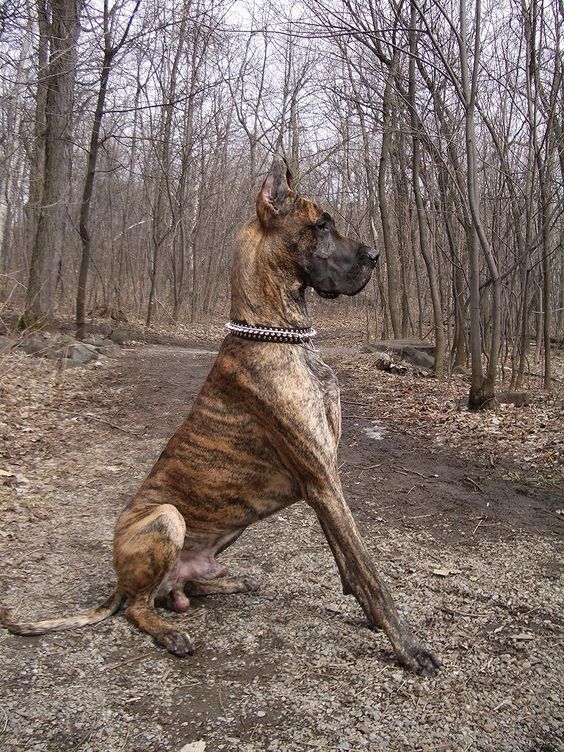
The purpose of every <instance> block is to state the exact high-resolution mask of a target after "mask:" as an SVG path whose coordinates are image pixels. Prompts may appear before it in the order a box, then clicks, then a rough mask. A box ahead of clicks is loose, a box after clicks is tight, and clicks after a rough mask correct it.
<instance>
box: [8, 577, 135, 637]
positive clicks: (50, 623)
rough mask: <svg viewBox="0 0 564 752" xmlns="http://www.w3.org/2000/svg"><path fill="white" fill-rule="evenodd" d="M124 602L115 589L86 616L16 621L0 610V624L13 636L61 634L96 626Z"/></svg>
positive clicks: (121, 594) (119, 592) (120, 594)
mask: <svg viewBox="0 0 564 752" xmlns="http://www.w3.org/2000/svg"><path fill="white" fill-rule="evenodd" d="M124 602H125V596H124V595H123V593H122V592H121V591H120V590H118V588H116V589H115V590H114V591H113V593H112V594H111V595H110V597H109V598H108V599H107V600H106V601H105V602H104V603H102V605H101V606H98V608H95V609H93V610H92V611H88V613H86V614H78V615H77V616H67V617H64V618H62V619H44V620H43V621H21V622H20V621H16V620H15V619H13V618H12V616H11V615H10V613H9V611H8V610H7V609H0V623H2V624H3V625H4V626H5V627H6V629H7V630H8V631H10V632H12V633H13V634H18V635H40V634H45V633H46V632H62V631H63V630H65V629H74V628H75V627H84V626H86V625H87V624H97V623H98V622H99V621H103V620H104V619H107V618H108V616H112V615H113V614H115V613H117V611H119V609H120V608H121V607H122V605H123V603H124Z"/></svg>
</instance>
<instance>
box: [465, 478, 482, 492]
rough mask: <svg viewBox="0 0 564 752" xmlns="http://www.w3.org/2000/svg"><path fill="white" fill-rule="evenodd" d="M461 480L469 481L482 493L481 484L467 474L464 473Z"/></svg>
mask: <svg viewBox="0 0 564 752" xmlns="http://www.w3.org/2000/svg"><path fill="white" fill-rule="evenodd" d="M462 480H464V481H466V483H469V484H470V485H471V486H474V488H476V489H477V490H478V491H479V492H480V493H484V489H483V488H482V486H481V485H480V484H479V483H476V481H475V480H474V479H473V478H471V477H470V476H469V475H465V476H464V478H463V479H462Z"/></svg>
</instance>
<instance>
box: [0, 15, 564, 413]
mask: <svg viewBox="0 0 564 752" xmlns="http://www.w3.org/2000/svg"><path fill="white" fill-rule="evenodd" d="M563 21H564V4H563V3H562V0H553V2H544V0H537V1H535V0H531V1H527V0H522V2H501V3H500V2H490V1H489V0H488V2H486V3H481V2H480V1H479V0H469V1H468V2H464V0H461V1H460V3H458V2H450V1H449V0H440V2H432V1H431V2H430V1H428V0H426V1H424V2H420V1H419V0H406V1H403V0H400V1H399V2H396V1H395V0H391V1H390V2H387V1H386V2H375V0H361V1H358V2H357V1H356V0H327V1H326V0H306V2H304V3H302V4H300V5H299V6H298V5H294V6H292V7H291V8H289V7H284V6H280V7H276V5H275V4H274V3H269V2H265V3H263V4H259V5H254V6H251V5H249V4H245V3H241V2H235V3H233V2H224V1H223V0H184V2H177V1H176V0H160V2H158V3H157V2H155V0H136V1H134V0H120V1H119V2H116V3H112V2H110V1H109V0H104V1H103V4H102V0H100V1H99V2H91V1H90V0H86V2H84V3H79V2H77V1H76V0H49V1H48V2H44V1H43V0H39V1H38V2H37V3H34V2H30V0H21V1H20V0H8V1H7V2H3V3H2V4H1V5H0V45H1V46H0V55H1V57H0V60H1V64H2V73H1V76H0V123H1V134H0V316H2V312H4V314H7V313H8V312H14V311H15V312H17V313H18V315H20V326H22V327H24V328H26V327H36V326H38V325H39V326H40V325H42V324H44V323H45V322H48V321H50V320H52V318H53V317H74V318H75V319H76V325H77V335H78V337H81V336H83V335H84V333H85V331H86V326H87V323H88V313H89V311H95V310H96V307H99V306H105V307H106V308H107V309H112V310H114V311H118V310H121V311H123V312H125V314H126V315H127V316H128V317H129V318H130V319H136V318H139V319H142V320H143V321H144V323H145V324H146V326H152V325H155V324H157V323H159V322H161V323H163V324H167V325H171V324H173V323H185V322H197V321H201V320H204V319H206V318H208V317H211V316H215V315H218V314H223V315H225V313H226V311H227V300H228V283H229V266H230V250H231V245H232V241H233V236H234V234H235V232H236V231H237V229H238V228H239V227H240V226H241V224H242V223H243V222H244V221H245V219H246V218H247V217H248V216H249V214H250V213H251V211H252V207H253V204H254V198H255V194H256V191H257V190H258V187H259V186H260V182H261V176H263V175H264V173H265V170H266V169H267V167H268V164H269V162H270V159H271V157H272V153H273V152H274V151H275V150H277V149H282V150H283V151H284V153H285V155H286V157H287V159H288V161H289V163H290V165H291V168H292V170H293V172H294V174H295V176H296V178H297V180H298V190H299V191H300V192H303V193H304V194H306V195H308V196H311V197H312V198H314V199H317V200H319V201H320V202H322V203H323V204H324V205H325V206H327V207H328V209H329V210H330V211H331V212H333V213H334V214H335V215H336V217H337V218H338V221H339V224H340V226H341V229H342V230H344V231H345V232H346V233H349V234H352V235H355V236H359V237H362V238H364V239H366V241H367V242H370V243H372V244H374V245H375V246H377V247H378V248H380V249H381V250H382V257H381V261H380V263H379V265H378V268H377V271H376V273H375V275H374V281H373V284H372V286H370V287H369V288H368V289H367V291H366V292H365V294H364V296H363V297H362V299H351V300H350V301H343V302H341V303H340V304H339V305H340V306H341V308H340V309H339V310H341V311H343V309H346V308H347V307H351V308H358V307H359V306H365V307H366V327H367V333H368V334H369V335H370V336H371V337H374V338H376V337H378V338H383V339H386V338H388V337H395V338H405V337H417V338H429V339H432V340H434V341H435V342H436V345H437V347H436V356H435V370H436V372H437V373H443V372H445V371H447V370H449V369H452V368H454V367H456V366H464V365H467V364H470V366H471V369H472V384H471V391H470V404H471V405H474V406H481V405H484V404H486V403H487V402H488V400H489V399H490V398H491V396H492V395H493V393H494V389H495V385H496V383H499V381H500V375H501V374H503V376H504V378H505V380H506V381H507V382H508V383H509V384H510V385H511V387H513V388H518V387H519V386H520V385H522V383H523V380H524V377H525V376H526V375H527V374H530V373H531V372H534V373H539V374H541V375H542V379H543V385H544V388H545V389H550V388H551V386H552V384H553V383H554V381H555V379H554V375H553V374H552V371H551V363H552V361H551V343H552V345H553V348H554V346H556V345H557V344H558V341H559V340H561V339H562V337H563V336H564V261H563V259H564V241H563V227H564V225H563V221H564V220H563V216H562V209H563V193H564V188H563V182H564V86H563V68H564V63H563V56H562V28H564V26H563ZM359 298H360V296H359Z"/></svg>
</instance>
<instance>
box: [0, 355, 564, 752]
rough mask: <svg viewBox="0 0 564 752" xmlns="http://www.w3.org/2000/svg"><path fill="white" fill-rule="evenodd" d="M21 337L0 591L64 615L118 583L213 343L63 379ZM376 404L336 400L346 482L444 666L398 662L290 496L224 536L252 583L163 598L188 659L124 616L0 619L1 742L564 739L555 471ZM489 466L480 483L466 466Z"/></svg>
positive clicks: (251, 749)
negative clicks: (524, 476)
mask: <svg viewBox="0 0 564 752" xmlns="http://www.w3.org/2000/svg"><path fill="white" fill-rule="evenodd" d="M10 357H12V356H10ZM14 357H15V356H14ZM17 357H18V358H19V360H18V361H17V362H16V361H14V362H15V365H16V367H18V376H17V378H18V379H19V382H18V383H19V384H20V386H21V388H22V389H29V390H30V394H31V397H33V399H32V400H31V402H30V403H29V404H28V405H27V407H26V409H25V412H24V413H23V414H22V415H20V418H19V423H17V422H16V423H15V424H14V425H15V426H16V429H17V431H18V433H17V439H16V440H15V441H14V440H13V443H12V445H11V446H8V445H5V446H4V447H2V448H1V449H2V451H1V452H0V461H1V463H3V464H0V469H2V468H3V467H9V468H10V469H11V470H10V472H12V471H13V473H14V475H13V476H4V478H5V480H6V482H5V483H4V485H0V511H1V518H0V520H1V521H0V567H1V569H0V592H1V593H2V597H1V600H2V602H3V603H4V604H5V605H7V606H9V607H10V608H12V609H14V610H16V611H17V613H18V614H19V615H21V616H22V617H36V616H39V615H41V616H51V615H53V616H54V615H59V614H61V613H68V612H72V611H73V610H75V609H77V610H82V609H84V608H85V607H89V606H90V605H92V604H94V603H97V602H99V601H100V600H101V599H102V598H103V597H105V596H106V594H107V593H108V592H109V590H110V588H111V584H112V581H113V574H112V570H111V537H112V529H113V525H114V521H115V518H116V515H117V513H118V511H119V509H120V508H121V507H122V506H123V504H124V503H126V501H127V498H128V496H129V494H130V493H131V492H132V491H133V490H134V489H135V487H136V485H137V484H138V483H139V481H140V480H141V479H142V478H143V477H144V475H145V474H146V472H147V471H148V470H149V469H150V467H151V465H152V463H153V462H154V460H155V458H156V457H157V456H158V454H159V452H160V450H161V449H162V446H163V442H164V439H165V438H166V437H167V436H168V435H170V433H172V431H173V430H174V428H175V427H176V425H178V424H179V423H180V422H181V420H182V418H183V416H184V415H185V414H186V411H187V408H188V405H189V403H190V401H191V399H192V398H193V396H194V394H195V392H196V391H197V389H198V387H199V385H200V383H201V381H202V380H203V378H204V377H205V375H206V373H207V371H208V369H209V367H210V365H211V363H212V361H213V357H214V356H213V353H212V352H210V349H208V350H207V351H204V350H200V349H192V350H182V349H181V348H178V347H173V346H169V347H158V346H145V347H141V348H138V349H135V350H130V351H125V352H124V354H123V355H122V357H121V359H120V360H119V361H118V362H117V364H116V363H113V364H110V365H106V366H104V367H103V368H101V369H99V370H97V371H92V372H89V374H88V375H84V374H78V373H77V374H74V373H70V372H69V374H68V376H67V377H66V378H65V380H64V382H63V383H62V384H61V383H60V381H57V380H56V379H55V377H54V375H53V374H54V371H53V366H52V365H51V364H49V363H45V362H41V363H38V364H35V365H34V366H29V365H25V364H27V363H29V361H30V359H27V358H26V359H25V363H24V360H23V358H24V356H17ZM335 357H336V362H335V365H336V366H337V367H338V357H337V356H335ZM376 378H378V376H377V375H376ZM26 379H27V380H26ZM32 379H33V381H32ZM42 380H43V381H42ZM38 383H41V386H40V387H38V386H37V384H38ZM33 384H36V386H33ZM354 391H355V384H354V382H351V379H350V378H348V379H347V380H346V393H347V394H349V395H354ZM14 394H16V392H14ZM353 398H354V397H353ZM30 399H31V398H30ZM14 400H16V397H14ZM14 404H16V402H14ZM17 404H19V403H17ZM22 409H23V408H22ZM14 411H15V407H14ZM14 411H13V412H12V413H10V415H11V416H12V417H11V418H10V420H11V421H12V422H14V421H15V419H14V418H13V414H14ZM20 412H21V411H20ZM345 413H346V411H345ZM374 417H377V416H371V419H372V418H374ZM2 420H3V419H2V418H1V417H0V427H1V425H2V424H1V421H2ZM6 420H7V419H6ZM46 421H47V422H46ZM5 425H7V426H8V423H7V422H6V423H5ZM370 425H371V423H370V422H368V419H366V420H365V419H363V418H362V416H360V417H354V416H353V417H347V418H346V419H345V422H344V434H343V440H342V450H341V462H342V473H343V479H344V484H345V489H346V492H347V495H348V498H349V500H350V503H351V507H352V508H353V511H354V514H355V516H356V517H357V519H358V521H359V525H360V527H361V530H362V532H363V534H364V536H365V538H366V541H367V543H368V546H369V548H370V549H371V551H372V553H373V555H374V558H375V560H376V561H377V563H378V565H379V568H380V570H381V571H382V572H383V573H384V575H385V578H386V580H387V581H388V583H389V584H390V586H391V588H392V590H393V592H394V594H395V597H396V601H397V603H398V605H399V607H400V610H401V611H402V612H404V613H405V614H406V615H407V616H408V618H409V621H410V622H411V624H412V625H413V628H414V630H415V632H416V633H417V634H418V635H419V636H420V637H421V639H422V641H424V642H425V644H427V645H428V646H429V647H430V648H431V649H432V650H433V652H435V654H436V655H437V656H438V657H439V658H440V660H441V662H442V664H443V670H442V671H441V672H440V674H439V675H438V676H437V677H436V678H434V679H432V680H429V679H420V678H418V677H415V676H412V675H410V674H408V673H406V672H405V671H403V670H402V669H401V668H400V667H399V666H398V665H397V664H396V663H395V661H394V657H393V653H392V651H391V649H390V646H389V643H388V641H387V639H386V638H385V637H384V636H383V635H382V634H379V633H377V632H373V631H371V630H369V629H368V628H367V625H366V623H365V621H364V618H363V615H362V612H361V611H360V609H359V608H358V606H357V604H356V602H355V601H354V600H353V599H352V598H350V597H345V596H343V595H342V594H341V592H340V589H339V580H338V576H337V573H336V568H335V565H334V563H333V561H332V558H331V554H330V551H329V549H328V547H327V545H326V543H325V542H324V539H323V537H322V535H321V533H320V530H319V527H318V524H317V521H316V519H315V516H314V515H313V514H312V513H311V512H310V510H309V509H308V508H307V507H306V506H305V505H303V504H300V505H296V506H294V507H293V508H291V509H289V510H287V511H286V512H284V513H283V514H280V515H277V516H275V517H273V518H270V519H268V520H266V521H264V522H263V523H261V524H260V525H257V526H256V527H255V528H254V529H250V530H248V531H247V532H246V533H245V535H244V536H242V538H241V540H240V541H239V542H238V543H237V544H236V545H235V546H233V547H232V548H230V549H229V551H228V552H226V555H225V560H226V561H227V562H228V563H229V564H230V566H231V567H232V569H233V570H237V571H241V572H245V573H248V574H252V575H254V576H255V577H257V578H258V579H259V580H260V582H261V589H260V590H259V591H257V592H256V593H253V594H245V595H233V596H223V597H220V596H213V597H209V598H207V599H204V598H201V599H193V606H194V607H193V609H192V610H191V611H190V612H189V613H188V614H187V615H183V616H179V615H173V614H170V615H169V614H167V618H169V619H170V620H171V621H178V622H181V621H186V623H187V625H188V627H189V630H190V632H191V634H192V636H193V637H194V640H195V642H196V653H195V655H194V656H192V657H190V658H187V659H183V660H182V659H177V658H174V657H172V656H170V655H168V654H167V653H166V652H164V651H163V650H162V649H160V648H158V647H157V646H156V645H155V644H154V643H153V642H152V641H151V640H150V638H148V637H147V636H145V635H142V634H141V633H140V632H138V631H137V630H135V629H133V628H132V627H131V625H130V624H128V623H127V622H126V620H125V619H123V618H121V617H119V616H118V617H115V618H112V619H109V620H107V621H106V622H103V623H102V624H100V625H98V626H97V627H95V628H90V629H83V630H76V631H72V632H67V633H62V634H54V635H46V636H43V637H39V638H22V637H16V636H12V635H9V634H8V633H7V632H6V631H1V632H0V675H1V678H2V681H1V684H0V749H2V750H10V751H11V750H14V751H15V750H18V751H19V750H22V751H23V750H25V752H32V751H33V752H60V751H66V750H75V749H79V750H80V751H81V752H118V751H120V752H121V751H123V752H181V750H183V748H184V747H185V746H186V752H192V750H193V751H194V752H196V750H200V751H201V750H206V752H216V750H226V751H233V752H259V751H260V752H262V751H264V752H299V751H301V750H311V751H314V750H319V749H322V750H338V751H344V750H351V751H353V750H354V751H355V752H356V751H360V750H374V751H375V752H380V751H384V750H385V751H386V752H388V751H389V752H396V751H397V752H400V751H403V750H420V751H423V750H425V751H426V752H431V751H433V752H439V750H440V751H444V752H446V751H447V750H453V751H456V752H458V750H461V751H462V750H482V751H483V752H509V751H519V752H561V750H564V743H563V738H564V725H563V724H564V711H563V705H562V675H563V660H562V643H561V631H560V626H561V623H562V622H561V616H562V590H561V588H560V587H559V581H558V578H559V572H560V562H561V559H560V558H559V556H560V554H561V548H559V542H560V540H561V538H560V537H559V534H558V530H559V529H560V532H561V528H562V526H561V523H560V518H558V517H557V516H556V515H555V514H553V512H552V510H553V508H554V504H555V500H556V498H557V494H556V491H547V490H546V489H544V490H542V489H541V490H539V489H537V488H533V487H531V486H526V485H524V484H523V483H522V482H521V483H515V482H512V481H509V480H505V481H504V480H502V479H501V478H500V477H499V476H498V475H495V474H494V473H493V471H492V473H491V475H488V474H487V472H486V471H485V470H484V468H483V466H480V467H479V472H478V470H477V467H475V466H474V465H473V464H472V463H469V462H467V461H463V460H461V459H460V458H459V457H456V456H454V455H453V456H450V455H449V454H448V451H446V450H445V451H440V453H437V452H434V453H429V452H428V451H427V450H426V448H425V447H424V446H421V445H420V444H418V443H417V442H416V441H414V440H413V439H412V438H409V437H406V436H404V435H402V434H401V433H399V432H398V431H397V429H393V428H391V427H390V426H386V425H384V426H383V428H384V430H382V431H376V432H371V431H366V430H365V429H366V427H367V426H370ZM8 427H9V428H10V430H11V429H12V427H13V426H12V423H10V424H9V426H8ZM380 428H382V426H380ZM14 430H15V429H14ZM0 435H1V433H0ZM6 435H8V434H6ZM10 436H12V434H10ZM478 475H479V477H480V482H479V491H478V490H477V489H476V488H475V487H472V485H471V484H468V482H467V481H466V480H465V479H467V478H468V476H471V477H478ZM0 481H2V478H0ZM8 481H9V482H8ZM197 741H201V742H202V744H200V745H199V746H198V745H193V746H192V747H190V746H187V745H190V743H194V742H197Z"/></svg>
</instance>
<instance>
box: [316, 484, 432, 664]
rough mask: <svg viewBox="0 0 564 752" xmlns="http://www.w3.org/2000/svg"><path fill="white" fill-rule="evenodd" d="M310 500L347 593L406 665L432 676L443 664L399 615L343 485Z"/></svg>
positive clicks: (319, 489)
mask: <svg viewBox="0 0 564 752" xmlns="http://www.w3.org/2000/svg"><path fill="white" fill-rule="evenodd" d="M306 499H307V502H308V503H309V504H310V505H311V506H312V507H313V509H314V510H315V512H316V513H317V516H318V517H319V520H320V522H321V525H322V528H323V530H324V532H325V536H326V538H327V541H328V543H329V546H330V547H331V550H332V552H333V555H334V557H335V560H336V562H337V567H338V569H339V572H340V575H341V580H342V583H343V591H344V592H352V593H353V595H354V596H355V598H356V599H357V601H358V602H359V604H360V606H361V607H362V609H363V611H364V613H365V614H366V616H367V618H368V620H369V622H370V623H371V624H374V625H376V626H378V627H380V628H381V629H383V630H384V631H385V632H386V634H387V635H388V638H389V639H390V642H391V643H392V646H393V648H394V650H395V652H396V655H397V657H398V660H399V661H400V663H401V664H402V665H404V666H405V667H406V668H408V669H410V670H411V671H415V672H416V673H418V674H422V675H423V676H432V675H433V674H434V673H435V671H436V670H437V668H438V667H439V663H438V661H437V660H436V658H435V657H434V656H433V655H432V654H431V653H430V652H428V651H427V650H425V649H424V648H422V647H421V646H420V645H418V644H417V642H416V641H415V639H414V637H413V635H412V633H411V630H410V629H409V627H408V625H407V624H406V623H405V622H404V621H403V619H401V617H400V615H399V614H398V611H397V609H396V606H395V604H394V601H393V599H392V596H391V595H390V593H389V591H388V589H387V587H386V586H385V584H384V583H383V582H382V580H381V578H380V576H379V575H378V573H377V572H376V569H375V567H374V565H373V563H372V561H371V558H370V555H369V553H368V551H367V549H366V546H365V544H364V541H363V540H362V538H361V536H360V534H359V532H358V529H357V527H356V524H355V521H354V519H353V516H352V514H351V512H350V509H349V508H348V506H347V503H346V501H345V499H344V497H343V494H342V491H341V488H340V483H339V482H338V481H337V482H334V483H332V484H331V486H330V487H328V488H319V487H312V488H310V489H308V493H307V495H306Z"/></svg>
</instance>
